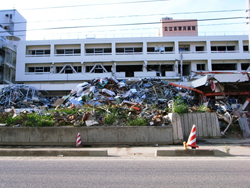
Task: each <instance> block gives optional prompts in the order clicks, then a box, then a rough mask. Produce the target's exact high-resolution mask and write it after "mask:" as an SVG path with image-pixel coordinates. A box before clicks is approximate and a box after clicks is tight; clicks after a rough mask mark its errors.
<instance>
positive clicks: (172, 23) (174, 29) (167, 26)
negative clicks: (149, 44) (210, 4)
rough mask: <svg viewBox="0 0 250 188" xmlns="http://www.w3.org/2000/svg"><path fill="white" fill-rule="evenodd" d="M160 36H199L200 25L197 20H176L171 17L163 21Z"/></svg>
mask: <svg viewBox="0 0 250 188" xmlns="http://www.w3.org/2000/svg"><path fill="white" fill-rule="evenodd" d="M159 36H161V37H166V36H198V23H197V20H196V19H185V20H184V19H181V20H174V19H173V18H171V17H165V18H162V19H161V26H160V28H159Z"/></svg>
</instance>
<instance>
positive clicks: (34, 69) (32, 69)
mask: <svg viewBox="0 0 250 188" xmlns="http://www.w3.org/2000/svg"><path fill="white" fill-rule="evenodd" d="M28 72H50V67H28Z"/></svg>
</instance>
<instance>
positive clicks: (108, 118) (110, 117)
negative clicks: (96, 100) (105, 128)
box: [105, 113, 118, 125]
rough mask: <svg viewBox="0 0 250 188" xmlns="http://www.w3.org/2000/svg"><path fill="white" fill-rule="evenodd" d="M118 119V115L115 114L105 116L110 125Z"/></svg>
mask: <svg viewBox="0 0 250 188" xmlns="http://www.w3.org/2000/svg"><path fill="white" fill-rule="evenodd" d="M117 119H118V117H117V116H116V115H115V114H108V113H107V114H106V116H105V123H106V124H108V125H112V124H113V123H115V122H116V120H117Z"/></svg>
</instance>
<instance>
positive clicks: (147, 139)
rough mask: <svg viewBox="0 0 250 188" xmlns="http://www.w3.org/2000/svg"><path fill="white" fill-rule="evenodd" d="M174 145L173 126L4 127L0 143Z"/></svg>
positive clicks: (26, 144) (0, 130)
mask: <svg viewBox="0 0 250 188" xmlns="http://www.w3.org/2000/svg"><path fill="white" fill-rule="evenodd" d="M77 133H80V134H81V140H82V143H83V145H86V146H87V145H103V144H108V145H117V144H119V145H121V144H124V145H150V144H173V134H172V126H166V127H149V126H142V127H111V126H110V127H39V128H31V127H29V128H26V127H15V128H14V127H1V128H0V145H2V146H3V145H8V146H10V145H15V146H29V145H33V146H34V145H37V146H39V145H43V146H75V144H76V137H77Z"/></svg>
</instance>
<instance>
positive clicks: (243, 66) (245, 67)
mask: <svg viewBox="0 0 250 188" xmlns="http://www.w3.org/2000/svg"><path fill="white" fill-rule="evenodd" d="M249 66H250V63H241V70H247V69H248V67H249Z"/></svg>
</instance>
